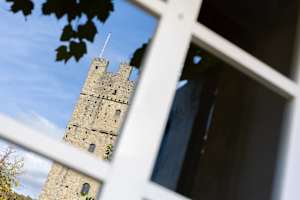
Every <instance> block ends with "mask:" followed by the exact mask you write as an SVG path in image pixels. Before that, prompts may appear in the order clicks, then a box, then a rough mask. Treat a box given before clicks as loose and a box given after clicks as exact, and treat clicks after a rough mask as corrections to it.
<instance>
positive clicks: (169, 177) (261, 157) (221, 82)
mask: <svg viewBox="0 0 300 200" xmlns="http://www.w3.org/2000/svg"><path fill="white" fill-rule="evenodd" d="M192 48H193V45H191V48H190V51H191V50H192ZM206 58H207V55H206V56H204V57H203V58H202V60H201V62H203V63H206V62H207V60H206ZM209 59H210V62H209V63H214V65H212V66H208V67H207V68H206V69H205V70H203V71H201V70H200V71H199V73H198V74H197V73H196V75H197V76H193V77H190V78H189V79H188V81H187V83H186V84H185V85H183V86H181V87H179V88H178V89H177V92H176V95H175V98H174V102H173V106H172V109H171V112H170V115H169V120H168V124H167V127H166V130H165V135H164V137H163V140H162V144H161V148H160V152H159V156H158V158H157V162H156V165H155V168H154V171H153V175H152V181H154V182H157V183H159V184H161V185H163V186H165V187H167V188H169V189H171V190H174V191H176V192H179V193H181V194H183V195H185V196H187V197H190V198H192V199H195V200H219V199H222V200H253V199H255V200H270V199H271V195H272V189H273V183H274V175H275V170H276V162H277V157H278V152H279V149H280V138H281V136H282V121H283V117H284V112H285V108H286V100H285V99H283V98H282V97H280V96H279V95H277V94H275V93H273V92H272V91H270V90H268V89H267V88H265V87H264V86H262V85H260V84H259V83H256V81H254V80H252V79H250V78H248V77H247V76H245V75H243V74H242V73H240V72H238V71H237V70H235V69H233V68H231V67H230V66H227V65H226V64H224V63H222V62H220V61H219V60H217V59H216V58H213V57H212V56H211V55H209ZM201 62H200V64H199V65H198V66H196V65H195V66H194V67H202V66H201ZM185 64H186V65H185V69H184V70H183V73H184V74H188V73H187V71H186V69H188V71H189V70H191V68H190V67H188V66H187V64H188V63H187V62H186V63H185ZM205 66H207V64H205ZM194 71H195V70H194ZM196 71H197V70H196Z"/></svg>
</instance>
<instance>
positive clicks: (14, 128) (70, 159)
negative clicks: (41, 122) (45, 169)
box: [0, 114, 109, 180]
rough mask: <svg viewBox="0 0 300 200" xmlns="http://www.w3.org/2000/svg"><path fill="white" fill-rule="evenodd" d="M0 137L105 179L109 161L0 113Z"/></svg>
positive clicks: (94, 176) (87, 173)
mask: <svg viewBox="0 0 300 200" xmlns="http://www.w3.org/2000/svg"><path fill="white" fill-rule="evenodd" d="M0 137H1V138H3V139H5V140H7V141H9V142H12V143H14V144H17V145H20V146H21V147H23V148H25V149H28V150H29V151H32V152H35V153H37V154H39V155H41V156H44V157H46V158H48V159H51V160H54V161H56V162H59V163H61V164H63V165H64V166H67V167H70V168H72V169H75V170H77V171H80V172H81V173H83V174H85V175H87V176H91V177H93V178H94V179H96V180H105V179H106V178H107V175H108V170H109V163H108V162H104V161H102V160H99V159H97V158H96V157H94V156H92V155H91V154H89V153H87V152H84V151H82V150H80V149H78V148H76V147H73V146H71V145H67V144H66V143H63V142H59V141H56V140H55V139H52V138H50V137H47V136H45V135H44V134H40V133H38V132H36V131H35V130H32V129H30V128H28V127H27V126H25V125H22V124H20V122H17V121H15V120H14V119H11V118H9V117H7V116H4V115H2V114H0Z"/></svg>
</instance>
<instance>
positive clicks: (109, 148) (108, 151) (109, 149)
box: [103, 144, 114, 160]
mask: <svg viewBox="0 0 300 200" xmlns="http://www.w3.org/2000/svg"><path fill="white" fill-rule="evenodd" d="M113 150H114V146H113V144H108V145H106V147H105V152H104V157H103V159H104V160H110V159H111V156H112V153H113Z"/></svg>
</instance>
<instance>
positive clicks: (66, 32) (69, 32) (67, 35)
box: [60, 24, 76, 41]
mask: <svg viewBox="0 0 300 200" xmlns="http://www.w3.org/2000/svg"><path fill="white" fill-rule="evenodd" d="M75 34H76V33H75V31H74V30H73V28H72V26H71V24H68V25H66V26H65V27H64V29H63V33H62V34H61V36H60V40H61V41H69V40H70V39H71V38H74V37H75Z"/></svg>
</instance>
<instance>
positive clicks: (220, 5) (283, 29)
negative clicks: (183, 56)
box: [198, 0, 299, 76]
mask: <svg viewBox="0 0 300 200" xmlns="http://www.w3.org/2000/svg"><path fill="white" fill-rule="evenodd" d="M298 8H299V3H298V1H296V0H288V1H285V0H275V1H273V0H266V1H260V0H252V1H249V0H246V1H239V0H228V1H221V0H204V1H203V4H202V7H201V12H200V15H199V17H198V21H200V22H201V23H202V24H204V25H205V26H207V27H209V28H210V29H212V30H213V31H215V32H217V33H218V34H220V35H221V36H223V37H225V38H226V39H228V40H230V41H231V42H233V43H235V44H236V45H238V46H239V47H241V48H242V49H244V50H246V51H247V52H249V53H250V54H252V55H254V56H255V57H257V58H259V59H261V60H262V61H264V62H266V63H267V64H269V65H271V66H272V67H274V68H275V69H276V70H278V71H279V72H281V73H282V74H284V75H286V76H290V73H291V56H292V50H293V48H294V38H295V34H296V23H297V14H298Z"/></svg>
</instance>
